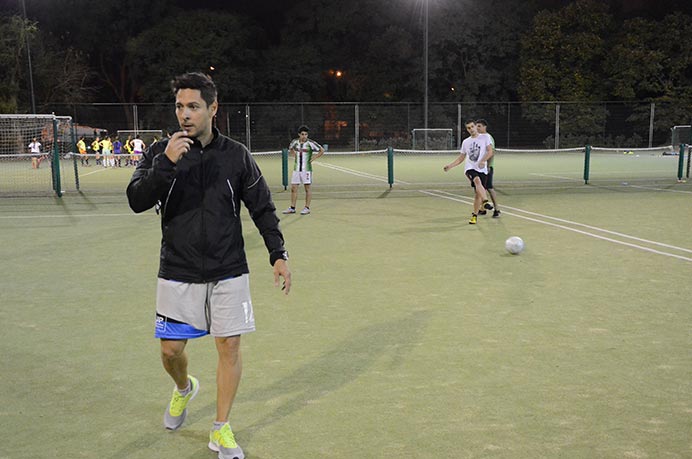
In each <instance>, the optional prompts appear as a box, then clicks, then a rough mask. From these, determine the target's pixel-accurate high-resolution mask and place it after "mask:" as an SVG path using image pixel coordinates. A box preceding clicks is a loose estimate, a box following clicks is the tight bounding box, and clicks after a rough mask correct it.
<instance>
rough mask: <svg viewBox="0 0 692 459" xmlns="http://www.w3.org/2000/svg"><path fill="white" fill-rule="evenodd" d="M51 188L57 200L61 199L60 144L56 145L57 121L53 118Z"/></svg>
mask: <svg viewBox="0 0 692 459" xmlns="http://www.w3.org/2000/svg"><path fill="white" fill-rule="evenodd" d="M52 169H53V171H52V172H53V188H54V189H55V194H57V195H58V197H59V198H61V197H62V185H61V184H60V144H58V119H57V118H56V117H53V160H52Z"/></svg>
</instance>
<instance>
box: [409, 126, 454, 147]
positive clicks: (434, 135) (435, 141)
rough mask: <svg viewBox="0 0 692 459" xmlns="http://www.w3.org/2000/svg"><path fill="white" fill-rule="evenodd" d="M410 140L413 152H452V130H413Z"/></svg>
mask: <svg viewBox="0 0 692 459" xmlns="http://www.w3.org/2000/svg"><path fill="white" fill-rule="evenodd" d="M411 140H412V144H413V145H412V148H413V149H414V150H453V149H454V130H453V129H446V128H436V129H424V128H420V129H413V130H412V131H411Z"/></svg>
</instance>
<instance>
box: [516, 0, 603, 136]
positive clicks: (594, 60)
mask: <svg viewBox="0 0 692 459" xmlns="http://www.w3.org/2000/svg"><path fill="white" fill-rule="evenodd" d="M613 29H614V28H613V18H612V16H611V15H610V14H609V13H608V7H607V5H606V4H604V3H601V2H598V1H595V0H577V1H575V2H573V3H570V4H569V5H567V6H565V7H564V8H562V9H560V10H558V11H556V12H550V11H541V12H539V13H538V14H537V15H536V16H535V18H534V22H533V28H532V29H531V30H530V31H529V33H527V34H526V35H525V36H524V38H523V39H522V40H521V52H520V57H521V59H520V61H521V64H520V68H519V78H520V81H519V96H520V99H521V100H523V101H527V102H528V101H555V102H580V103H579V104H576V103H574V104H565V105H564V108H563V111H562V112H561V115H562V116H560V131H561V134H562V135H561V146H571V145H583V144H584V143H593V141H594V140H595V137H594V136H595V134H596V133H598V132H600V131H601V130H602V126H603V125H604V124H605V119H606V115H607V113H606V110H605V107H604V106H603V105H602V104H599V103H596V102H598V101H602V100H605V98H606V97H607V90H606V86H605V85H604V84H603V81H605V80H606V79H607V76H608V74H607V73H606V71H605V68H604V66H603V65H602V64H603V62H605V61H606V60H607V59H608V50H609V46H608V40H609V39H610V33H611V31H612V30H613ZM588 102H592V103H591V104H588ZM525 113H526V115H527V116H528V118H529V119H532V120H534V121H543V122H547V123H552V121H553V120H554V119H555V107H554V106H553V105H544V106H543V108H537V107H536V106H530V107H527V108H526V110H525Z"/></svg>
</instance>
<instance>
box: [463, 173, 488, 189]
mask: <svg viewBox="0 0 692 459" xmlns="http://www.w3.org/2000/svg"><path fill="white" fill-rule="evenodd" d="M465 174H466V177H468V179H469V180H470V181H471V188H473V189H474V190H475V189H476V184H475V183H473V179H474V178H476V177H478V178H479V179H481V183H485V178H486V177H487V174H484V173H483V172H478V171H477V170H476V169H469V170H467V171H466V172H465Z"/></svg>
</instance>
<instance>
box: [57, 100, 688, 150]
mask: <svg viewBox="0 0 692 459" xmlns="http://www.w3.org/2000/svg"><path fill="white" fill-rule="evenodd" d="M50 110H52V111H53V112H55V113H56V114H58V115H67V116H71V117H72V118H73V119H74V121H75V123H76V126H77V127H76V129H77V131H78V133H79V134H80V135H85V136H86V137H89V136H95V135H96V134H97V133H103V131H106V132H108V133H110V134H113V133H115V132H117V131H118V130H123V129H130V130H149V129H160V130H162V131H163V132H164V133H165V132H167V131H168V132H173V131H175V130H177V129H178V127H177V121H176V119H175V114H174V109H173V104H172V103H171V104H136V105H135V104H70V105H55V106H53V107H51V108H50ZM478 118H484V119H486V120H487V121H488V130H489V131H490V132H491V133H492V134H493V136H494V138H495V141H496V143H497V146H498V147H500V148H571V147H577V146H583V145H585V144H592V145H597V146H603V147H630V148H640V147H652V146H660V145H669V144H670V143H671V128H672V127H673V126H675V125H680V124H689V122H690V119H692V113H690V106H689V104H686V103H684V102H666V103H662V102H657V103H655V104H654V103H648V102H641V103H624V102H600V103H576V102H559V103H557V102H534V103H520V102H488V103H459V104H457V103H432V104H429V108H428V120H429V121H428V126H424V119H425V117H424V113H423V104H421V103H253V104H220V106H219V111H218V113H217V117H216V126H217V127H218V128H219V130H220V131H221V132H222V133H224V134H226V135H229V136H230V137H232V138H234V139H237V140H239V141H241V142H243V143H245V144H246V145H247V146H248V147H249V148H250V149H251V150H252V151H276V150H279V149H281V148H283V147H285V146H286V145H288V143H289V141H290V140H291V139H292V138H293V137H295V136H296V131H297V128H298V127H299V126H301V125H303V124H305V125H308V126H309V127H310V136H311V137H312V138H314V139H316V140H317V141H319V142H321V143H323V144H328V145H329V148H330V149H331V150H341V151H362V150H370V149H379V148H386V147H389V146H391V147H394V148H411V147H412V135H411V133H412V130H413V129H419V128H431V129H433V128H434V129H452V130H453V133H454V145H455V146H458V145H459V144H460V143H461V140H462V139H463V137H464V136H465V131H464V123H465V121H466V120H468V119H478Z"/></svg>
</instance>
